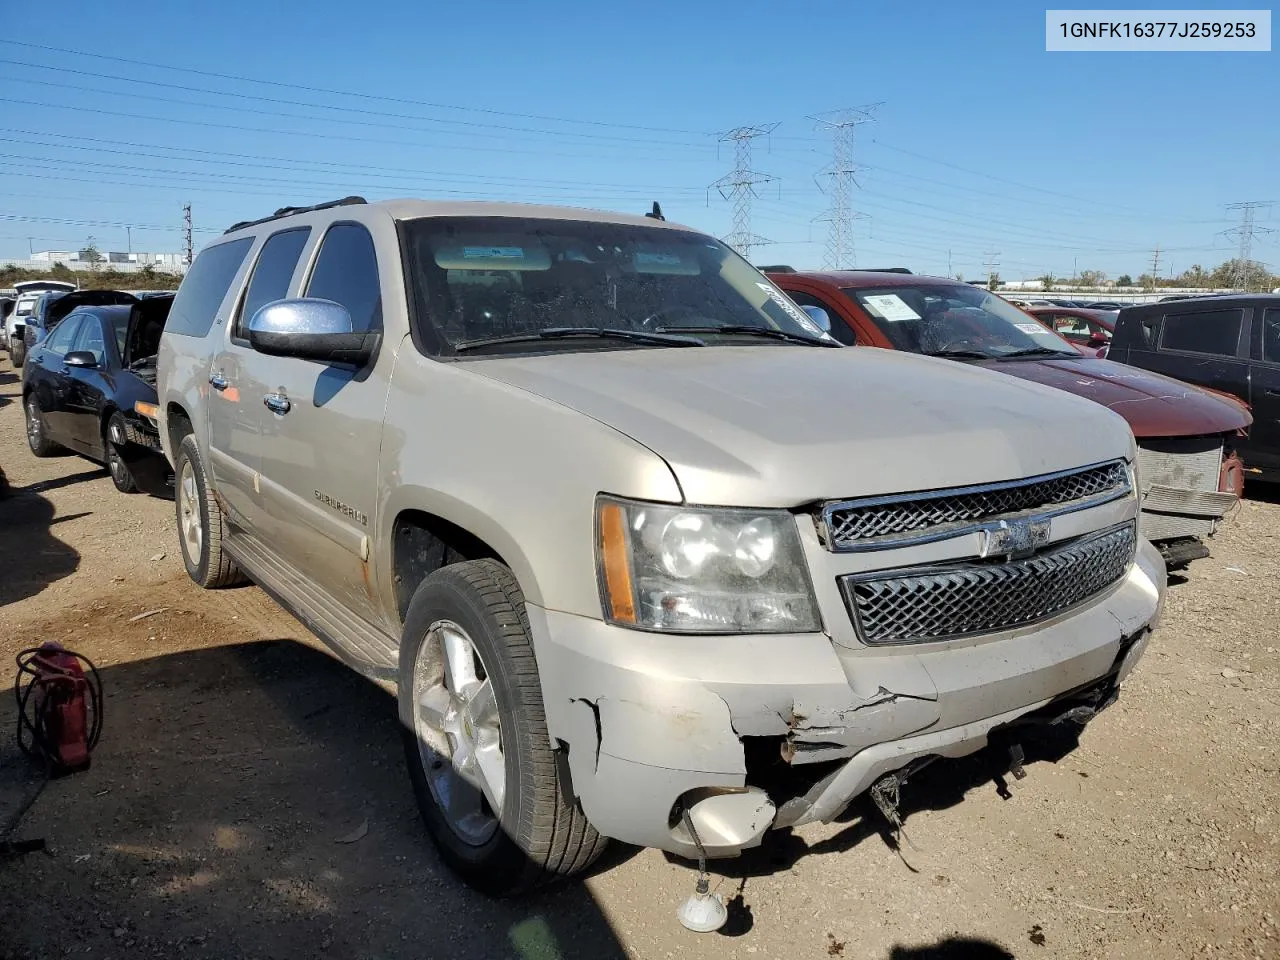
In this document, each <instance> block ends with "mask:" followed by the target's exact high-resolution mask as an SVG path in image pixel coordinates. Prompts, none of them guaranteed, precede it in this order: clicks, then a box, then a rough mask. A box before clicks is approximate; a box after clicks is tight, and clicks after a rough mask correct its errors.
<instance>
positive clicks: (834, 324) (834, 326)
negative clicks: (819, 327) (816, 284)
mask: <svg viewBox="0 0 1280 960" xmlns="http://www.w3.org/2000/svg"><path fill="white" fill-rule="evenodd" d="M786 293H787V296H788V297H790V298H791V299H792V300H794V301H795V302H796V303H798V304H800V306H802V307H819V308H821V309H823V310H825V311H827V316H828V317H830V318H831V336H833V337H835V338H836V339H837V340H839V341H840V342H841V343H843V344H844V345H845V346H846V347H851V346H853V345H854V344H855V343H857V341H858V337H857V335H856V334H855V333H854V332H853V328H852V327H850V326H849V325H848V324H847V323H845V322H844V320H843V319H842V318H841V316H840V314H838V313H836V310H835V307H833V306H831V304H829V303H827V302H826V301H825V300H819V299H818V298H817V297H815V296H813V294H810V293H801V292H800V291H799V290H788V291H787V292H786Z"/></svg>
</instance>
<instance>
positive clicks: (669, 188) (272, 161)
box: [0, 127, 705, 194]
mask: <svg viewBox="0 0 1280 960" xmlns="http://www.w3.org/2000/svg"><path fill="white" fill-rule="evenodd" d="M0 133H16V134H21V135H24V136H28V137H56V138H58V139H61V140H79V141H82V142H84V143H91V144H95V146H92V147H88V146H79V145H76V144H66V143H47V142H43V141H38V140H19V139H16V138H15V139H12V140H10V143H13V144H15V145H16V144H23V145H26V146H36V147H51V148H53V149H56V150H80V151H86V152H91V153H95V154H99V153H110V154H117V155H121V156H127V157H131V158H136V157H139V156H146V157H149V158H150V159H153V160H171V161H179V162H183V163H209V164H220V165H223V166H231V167H250V168H253V169H275V170H293V169H295V168H297V167H301V172H303V173H332V172H339V173H348V174H349V173H352V172H355V173H359V174H360V175H361V176H374V175H378V174H380V173H383V172H385V173H392V174H405V173H407V174H412V175H414V176H420V177H441V178H445V179H449V180H480V181H483V182H487V183H491V184H492V183H499V182H501V183H503V184H508V183H509V184H511V185H519V184H533V185H535V186H573V187H606V188H608V187H616V188H620V189H632V190H642V191H644V192H653V191H660V192H680V193H689V194H694V193H697V194H701V193H703V192H704V189H705V188H703V187H691V186H674V185H672V184H652V183H650V184H645V183H636V182H628V183H604V182H600V181H591V180H576V179H575V180H548V179H538V178H533V177H511V176H507V175H505V174H503V175H501V176H498V175H488V174H479V173H468V172H459V171H451V170H422V169H418V168H415V167H385V166H367V165H365V164H356V163H337V162H334V161H329V160H299V159H298V158H296V157H278V156H270V155H263V154H253V153H229V152H226V151H221V150H201V149H198V148H195V147H170V146H164V145H161V144H154V143H138V142H136V141H132V140H112V139H108V138H104V137H84V136H77V135H74V134H66V133H41V132H37V131H31V130H19V129H14V128H5V127H0ZM99 144H112V145H114V146H120V147H130V148H132V149H129V150H113V149H110V148H108V147H102V146H98V145H99ZM140 150H162V151H169V152H170V153H196V154H201V155H202V156H199V157H182V156H178V157H172V156H163V155H158V154H154V153H139V151H140ZM206 157H208V158H211V159H205V158H206ZM222 157H235V158H238V159H235V160H224V159H220V158H222ZM33 159H37V158H33ZM245 160H257V161H269V162H260V163H245V162H241V161H245ZM313 167H320V168H322V169H318V170H317V169H308V168H313ZM323 168H334V169H323Z"/></svg>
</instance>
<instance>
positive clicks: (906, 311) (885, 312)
mask: <svg viewBox="0 0 1280 960" xmlns="http://www.w3.org/2000/svg"><path fill="white" fill-rule="evenodd" d="M862 302H863V303H865V304H866V305H867V306H868V307H870V308H871V309H872V310H873V311H874V312H875V313H876V315H877V316H879V317H880V319H881V320H889V321H891V322H895V323H896V322H897V321H899V320H919V319H920V314H918V313H916V312H915V311H914V310H912V309H911V308H910V307H909V306H907V305H906V303H905V302H904V301H903V299H902V298H901V297H900V296H898V295H897V294H896V293H877V294H874V295H864V296H863V297H862Z"/></svg>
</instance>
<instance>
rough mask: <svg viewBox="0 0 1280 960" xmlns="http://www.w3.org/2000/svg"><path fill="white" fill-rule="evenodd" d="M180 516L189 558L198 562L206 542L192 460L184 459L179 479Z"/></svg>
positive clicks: (183, 544)
mask: <svg viewBox="0 0 1280 960" xmlns="http://www.w3.org/2000/svg"><path fill="white" fill-rule="evenodd" d="M178 517H179V526H180V527H181V528H182V529H181V533H182V546H183V549H184V550H186V552H187V559H188V560H189V561H191V563H193V564H198V563H199V562H200V548H201V547H202V546H203V544H204V530H203V529H202V528H201V526H200V491H199V488H197V486H196V474H195V470H194V469H192V466H191V461H190V460H184V461H183V463H182V476H181V477H180V478H179V480H178Z"/></svg>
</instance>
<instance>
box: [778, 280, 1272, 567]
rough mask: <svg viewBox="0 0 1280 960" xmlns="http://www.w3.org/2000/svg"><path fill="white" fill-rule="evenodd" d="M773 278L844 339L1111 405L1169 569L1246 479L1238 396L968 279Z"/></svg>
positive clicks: (1244, 412)
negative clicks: (1101, 344) (1093, 344)
mask: <svg viewBox="0 0 1280 960" xmlns="http://www.w3.org/2000/svg"><path fill="white" fill-rule="evenodd" d="M769 279H771V280H772V281H773V282H774V283H776V284H777V285H778V286H779V287H781V288H782V289H783V290H785V291H786V292H787V294H788V295H790V297H791V298H792V299H793V300H794V301H795V302H796V303H798V304H799V305H800V306H802V307H809V308H812V307H817V308H820V309H821V310H823V311H825V313H826V315H827V318H828V319H829V321H830V325H831V335H832V336H833V337H835V338H836V339H837V340H839V341H841V342H842V343H844V344H849V345H852V344H857V345H860V346H870V347H882V348H885V349H889V350H910V351H912V352H913V353H922V354H926V355H928V356H934V357H946V358H949V359H952V360H957V361H961V362H964V363H971V364H975V365H977V366H982V367H987V368H988V369H991V370H997V371H999V372H1001V373H1005V374H1009V375H1010V376H1015V377H1021V378H1022V379H1024V380H1032V381H1035V382H1037V383H1043V384H1047V385H1049V386H1053V387H1057V388H1059V389H1061V390H1066V391H1067V392H1069V393H1074V394H1076V395H1077V396H1081V397H1087V398H1088V399H1090V400H1095V401H1097V402H1098V403H1101V404H1102V405H1104V406H1106V407H1109V408H1110V409H1112V410H1114V411H1115V412H1116V413H1118V414H1120V415H1121V416H1123V417H1124V418H1125V420H1127V421H1128V422H1129V426H1130V428H1132V430H1133V434H1134V436H1135V437H1136V438H1137V441H1138V448H1139V449H1138V482H1139V487H1140V490H1141V493H1142V497H1143V504H1142V532H1143V534H1144V535H1145V536H1146V537H1147V538H1148V539H1149V540H1151V541H1152V542H1153V543H1155V544H1156V546H1158V547H1159V548H1160V550H1161V552H1162V553H1163V554H1164V555H1165V560H1166V562H1167V563H1168V564H1169V565H1170V566H1171V567H1178V566H1185V565H1186V564H1187V563H1189V562H1190V561H1192V560H1195V559H1197V558H1199V557H1204V556H1208V553H1209V550H1208V547H1206V546H1205V544H1204V538H1206V537H1208V536H1210V535H1212V533H1213V532H1214V530H1215V529H1216V528H1217V525H1218V523H1219V521H1220V520H1221V519H1222V517H1223V516H1225V514H1226V513H1227V511H1228V510H1229V509H1231V507H1232V506H1234V504H1235V502H1236V501H1237V499H1238V498H1239V496H1240V493H1241V490H1242V489H1243V486H1244V479H1243V478H1244V468H1243V464H1242V463H1241V461H1240V458H1239V457H1238V456H1237V455H1236V452H1235V449H1234V444H1235V439H1236V438H1237V437H1240V436H1244V435H1245V432H1246V431H1247V429H1248V427H1249V425H1250V424H1251V423H1252V422H1253V417H1252V415H1251V414H1250V413H1249V410H1248V408H1247V407H1246V406H1245V405H1244V404H1243V403H1241V402H1240V401H1238V400H1235V399H1234V398H1231V397H1227V396H1224V395H1220V394H1215V393H1210V392H1208V391H1205V390H1202V389H1200V388H1198V387H1194V386H1191V385H1189V384H1185V383H1182V382H1181V381H1178V380H1173V379H1170V378H1169V377H1163V376H1160V375H1159V374H1153V373H1149V372H1148V371H1145V370H1139V369H1137V368H1135V367H1130V366H1125V365H1122V364H1118V363H1112V362H1110V361H1109V360H1101V359H1097V358H1095V357H1085V356H1081V354H1080V352H1079V351H1077V349H1076V348H1075V347H1074V346H1073V345H1072V344H1071V343H1070V342H1068V341H1067V340H1065V339H1063V338H1062V337H1061V336H1059V335H1058V334H1056V333H1054V332H1053V331H1051V330H1049V329H1048V328H1047V327H1045V326H1044V325H1043V324H1042V323H1039V322H1037V321H1036V320H1034V319H1032V318H1031V317H1030V316H1029V315H1028V314H1026V313H1024V312H1022V311H1021V310H1019V309H1018V308H1017V307H1015V306H1013V304H1011V303H1008V302H1007V301H1005V300H1003V299H1002V298H1000V297H998V296H995V295H993V294H991V293H988V292H987V291H986V290H984V289H982V288H981V287H977V286H973V285H971V284H967V283H960V282H958V281H955V280H948V279H943V278H941V277H922V276H918V275H915V274H904V273H897V272H895V273H885V272H870V271H867V272H863V271H840V272H823V273H817V272H812V273H811V272H795V271H791V270H788V271H787V272H777V273H774V272H770V273H769ZM1063 312H1065V308H1064V310H1063ZM1046 427H1047V428H1051V425H1046Z"/></svg>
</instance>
